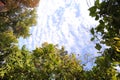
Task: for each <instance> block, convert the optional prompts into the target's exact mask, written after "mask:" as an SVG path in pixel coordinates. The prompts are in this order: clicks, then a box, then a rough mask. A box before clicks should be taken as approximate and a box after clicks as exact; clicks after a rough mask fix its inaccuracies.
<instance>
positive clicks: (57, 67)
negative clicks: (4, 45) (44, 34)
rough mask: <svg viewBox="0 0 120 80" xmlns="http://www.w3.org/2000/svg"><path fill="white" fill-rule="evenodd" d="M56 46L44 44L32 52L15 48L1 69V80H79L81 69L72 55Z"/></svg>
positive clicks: (78, 62)
mask: <svg viewBox="0 0 120 80" xmlns="http://www.w3.org/2000/svg"><path fill="white" fill-rule="evenodd" d="M64 52H66V51H64V50H63V48H62V49H59V48H58V47H57V46H56V45H53V44H47V43H45V44H44V45H43V46H42V47H40V48H36V49H35V50H33V52H30V51H28V50H27V49H26V48H25V47H24V46H23V48H22V50H19V49H18V48H17V47H15V48H14V49H13V51H12V53H13V54H10V55H9V56H8V57H7V58H6V63H5V64H4V66H3V67H2V68H1V70H2V71H1V75H0V76H1V77H2V79H10V80H11V79H12V80H14V79H17V80H21V79H25V80H36V79H37V80H45V79H55V80H61V79H63V80H68V79H71V80H73V79H75V80H78V79H81V78H82V77H83V75H82V74H83V67H82V65H81V64H80V61H79V60H77V59H76V57H75V55H73V54H70V55H69V54H66V53H64Z"/></svg>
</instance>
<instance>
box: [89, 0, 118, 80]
mask: <svg viewBox="0 0 120 80" xmlns="http://www.w3.org/2000/svg"><path fill="white" fill-rule="evenodd" d="M89 11H90V16H92V17H95V20H98V21H99V24H98V26H97V27H95V28H92V29H91V33H92V34H93V38H91V40H92V41H93V40H98V41H97V42H98V43H96V46H95V48H96V49H98V50H100V49H101V48H102V45H101V44H105V45H106V46H109V47H108V48H105V49H104V51H103V52H101V56H99V57H97V59H96V61H95V62H96V66H95V67H94V68H93V69H92V73H94V74H95V73H96V72H97V71H99V73H98V74H96V76H99V77H100V78H98V79H100V80H101V79H107V80H110V79H112V80H118V79H120V77H119V76H118V75H119V72H117V70H115V68H114V67H115V66H119V65H120V50H119V49H120V28H119V26H120V23H119V21H120V1H119V0H103V1H102V2H100V1H99V0H96V1H95V4H94V6H92V7H91V8H89Z"/></svg>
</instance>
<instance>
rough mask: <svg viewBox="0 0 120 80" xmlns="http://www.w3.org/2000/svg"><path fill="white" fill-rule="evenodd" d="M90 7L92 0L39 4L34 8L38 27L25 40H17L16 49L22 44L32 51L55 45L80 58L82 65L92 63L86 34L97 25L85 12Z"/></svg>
mask: <svg viewBox="0 0 120 80" xmlns="http://www.w3.org/2000/svg"><path fill="white" fill-rule="evenodd" d="M87 2H88V4H87ZM93 4H94V0H41V1H40V4H39V6H38V8H37V14H38V17H37V21H38V23H37V25H36V26H34V27H31V28H30V33H31V36H30V37H29V38H27V39H22V38H20V39H19V45H20V46H22V45H24V44H25V45H27V48H28V49H30V50H33V49H35V48H36V47H39V46H41V44H42V43H43V42H49V43H54V44H59V45H60V46H65V49H66V50H68V51H69V52H74V53H76V54H80V59H82V62H83V63H87V62H88V61H90V60H93V58H94V57H95V56H97V55H98V54H96V52H97V51H96V49H95V48H94V45H95V44H94V42H91V41H90V38H91V34H90V32H89V30H90V28H91V27H95V26H96V25H97V22H96V21H95V20H94V19H93V18H91V17H90V16H89V11H88V8H89V6H92V5H93ZM90 65H93V64H91V63H88V66H90Z"/></svg>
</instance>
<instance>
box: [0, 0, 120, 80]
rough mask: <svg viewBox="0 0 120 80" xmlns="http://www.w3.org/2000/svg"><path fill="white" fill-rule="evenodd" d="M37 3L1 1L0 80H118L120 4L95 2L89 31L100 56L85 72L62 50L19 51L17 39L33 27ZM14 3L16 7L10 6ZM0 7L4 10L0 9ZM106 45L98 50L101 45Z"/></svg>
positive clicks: (115, 0) (47, 47) (44, 46)
mask: <svg viewBox="0 0 120 80" xmlns="http://www.w3.org/2000/svg"><path fill="white" fill-rule="evenodd" d="M38 2H39V0H0V80H119V79H120V72H119V71H118V70H117V69H116V68H115V67H118V66H120V28H119V26H120V23H119V21H120V1H119V0H102V1H101V2H100V1H99V0H95V4H94V6H92V7H91V8H89V11H90V16H92V17H94V18H95V20H97V21H99V24H98V26H96V27H94V28H92V29H91V30H90V32H91V33H92V35H93V37H92V38H91V41H94V40H95V41H96V40H97V43H96V46H95V48H96V49H97V50H99V53H101V55H100V56H98V57H96V60H95V64H96V65H95V66H93V68H92V69H91V70H88V71H87V70H84V66H83V65H82V64H81V61H80V60H79V59H78V58H77V57H76V55H75V54H72V53H68V51H66V50H65V49H64V47H61V48H59V47H58V46H57V45H54V44H49V43H47V42H46V43H43V44H42V45H41V47H38V48H36V49H35V50H33V51H29V50H28V49H26V47H25V46H23V47H22V49H19V46H18V38H19V37H24V38H26V37H28V36H29V35H30V34H29V27H31V26H34V25H35V24H36V7H37V5H38ZM13 4H15V5H13ZM1 6H3V7H1ZM103 44H104V45H106V47H105V48H104V51H101V48H102V47H103V46H102V45H103Z"/></svg>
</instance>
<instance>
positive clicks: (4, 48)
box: [0, 0, 39, 76]
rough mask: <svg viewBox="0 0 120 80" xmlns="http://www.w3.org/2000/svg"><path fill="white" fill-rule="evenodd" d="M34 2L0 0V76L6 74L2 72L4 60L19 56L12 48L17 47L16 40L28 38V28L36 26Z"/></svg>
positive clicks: (31, 0)
mask: <svg viewBox="0 0 120 80" xmlns="http://www.w3.org/2000/svg"><path fill="white" fill-rule="evenodd" d="M21 1H22V2H21ZM34 1H35V3H34V2H33V0H27V1H26V0H0V3H1V4H2V5H3V6H1V5H0V8H1V9H0V36H1V37H0V76H1V75H2V76H3V74H4V73H5V72H6V71H5V72H4V71H3V67H4V68H6V67H7V65H5V64H6V63H7V62H6V58H8V59H9V57H10V56H11V55H15V53H16V55H17V54H20V52H19V49H17V50H16V48H14V47H17V46H18V43H17V42H18V41H17V40H18V38H19V37H24V38H25V37H28V36H29V35H30V34H29V27H31V26H34V25H35V24H36V7H37V4H38V3H37V1H39V0H34ZM27 2H28V3H27ZM13 4H14V5H13ZM14 49H15V50H14ZM14 51H16V52H14ZM12 58H14V57H12ZM17 59H19V58H17ZM17 59H15V60H16V61H17ZM20 59H21V58H20ZM1 69H2V70H1ZM5 74H6V73H5Z"/></svg>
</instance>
